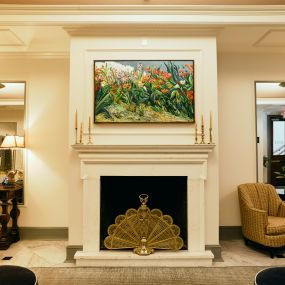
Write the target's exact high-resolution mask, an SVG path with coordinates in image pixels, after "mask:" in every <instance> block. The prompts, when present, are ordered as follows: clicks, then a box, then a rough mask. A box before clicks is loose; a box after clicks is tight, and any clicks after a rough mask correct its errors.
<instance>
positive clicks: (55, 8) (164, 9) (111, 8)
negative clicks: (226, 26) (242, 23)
mask: <svg viewBox="0 0 285 285" xmlns="http://www.w3.org/2000/svg"><path fill="white" fill-rule="evenodd" d="M93 2H94V1H93ZM282 2H283V5H177V4H175V5H9V4H0V14H2V13H3V14H6V15H7V14H11V15H12V14H34V13H36V14H46V13H55V14H58V13H63V14H70V15H71V14H85V13H92V14H102V13H103V14H105V13H108V14H110V13H112V14H120V13H122V12H126V13H127V12H128V11H132V12H136V13H139V14H150V13H152V12H153V13H155V14H157V13H158V14H160V13H161V14H165V13H171V14H174V13H177V12H180V13H195V12H196V13H200V12H205V13H220V12H241V13H244V12H246V13H248V12H249V13H262V12H264V13H271V12H273V13H280V12H282V11H283V12H284V11H285V5H284V0H282Z"/></svg>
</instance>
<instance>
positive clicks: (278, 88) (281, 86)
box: [255, 81, 285, 199]
mask: <svg viewBox="0 0 285 285" xmlns="http://www.w3.org/2000/svg"><path fill="white" fill-rule="evenodd" d="M255 95H256V134H257V181H258V182H263V183H270V184H272V185H273V186H274V187H275V188H276V190H277V192H278V193H279V195H280V196H281V198H282V199H285V82H283V81H263V82H261V81H259V82H255Z"/></svg>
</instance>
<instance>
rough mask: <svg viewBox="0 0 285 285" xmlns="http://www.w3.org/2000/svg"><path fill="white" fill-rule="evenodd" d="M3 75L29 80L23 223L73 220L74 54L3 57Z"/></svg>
mask: <svg viewBox="0 0 285 285" xmlns="http://www.w3.org/2000/svg"><path fill="white" fill-rule="evenodd" d="M0 78H1V80H7V81H13V80H15V81H19V80H21V81H23V80H24V81H26V82H27V94H26V110H27V113H26V123H25V127H26V134H27V136H26V138H27V140H26V167H25V179H26V181H25V199H26V200H25V206H23V207H21V209H20V210H21V214H20V217H19V226H20V227H67V226H68V216H67V213H68V205H67V199H68V189H67V180H68V179H67V165H68V155H67V151H68V126H67V122H68V81H69V79H68V78H69V61H68V59H47V58H46V59H40V58H30V59H29V58H22V59H20V58H19V59H12V58H9V57H6V58H0Z"/></svg>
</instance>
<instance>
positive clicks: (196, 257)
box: [73, 144, 214, 266]
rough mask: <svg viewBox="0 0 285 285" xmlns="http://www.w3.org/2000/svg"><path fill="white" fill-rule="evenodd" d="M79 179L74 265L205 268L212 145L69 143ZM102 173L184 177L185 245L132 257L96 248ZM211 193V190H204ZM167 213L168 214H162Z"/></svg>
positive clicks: (209, 260) (207, 261)
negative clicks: (78, 246)
mask: <svg viewBox="0 0 285 285" xmlns="http://www.w3.org/2000/svg"><path fill="white" fill-rule="evenodd" d="M73 148H74V150H75V151H77V152H78V155H79V159H80V171H81V179H82V181H83V185H82V187H83V250H82V251H77V252H76V254H75V256H74V257H75V259H76V264H77V265H79V266H209V265H211V264H212V259H213V257H214V256H213V254H212V252H211V251H208V250H205V185H204V184H205V181H206V179H207V160H208V156H209V153H210V152H211V151H212V150H213V148H214V145H212V144H211V145H208V144H207V145H143V146H141V145H104V146H103V145H101V146H100V145H79V144H78V145H74V146H73ZM105 176H133V177H135V176H147V177H151V176H153V177H155V176H159V177H163V176H165V177H168V176H183V177H186V179H187V249H183V250H180V251H176V252H173V251H159V252H155V253H154V254H151V255H149V256H137V255H135V254H134V253H132V251H123V250H102V249H101V248H100V221H101V219H100V201H101V199H100V191H101V190H100V184H101V177H105ZM209 191H210V190H209ZM164 214H167V213H164Z"/></svg>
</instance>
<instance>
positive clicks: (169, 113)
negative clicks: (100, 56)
mask: <svg viewBox="0 0 285 285" xmlns="http://www.w3.org/2000/svg"><path fill="white" fill-rule="evenodd" d="M94 94H95V100H94V102H95V103H94V122H95V123H119V122H122V123H178V122H180V123H183V122H184V123H185V122H194V118H195V113H194V110H195V108H194V107H195V106H194V61H193V60H116V61H110V60H109V61H107V60H106V61H102V60H101V61H94Z"/></svg>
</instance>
